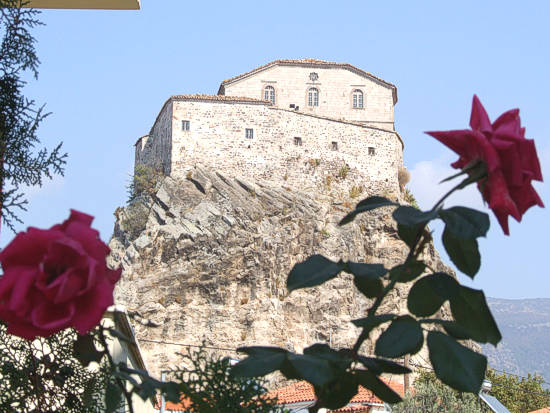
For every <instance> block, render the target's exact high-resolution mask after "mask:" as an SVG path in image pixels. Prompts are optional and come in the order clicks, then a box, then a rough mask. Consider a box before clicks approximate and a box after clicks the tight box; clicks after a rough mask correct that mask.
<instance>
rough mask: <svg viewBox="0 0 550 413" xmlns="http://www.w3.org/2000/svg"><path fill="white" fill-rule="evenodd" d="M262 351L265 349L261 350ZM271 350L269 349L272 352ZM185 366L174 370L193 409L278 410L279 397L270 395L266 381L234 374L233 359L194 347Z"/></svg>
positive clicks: (209, 412)
mask: <svg viewBox="0 0 550 413" xmlns="http://www.w3.org/2000/svg"><path fill="white" fill-rule="evenodd" d="M259 351H261V350H259ZM268 353H269V351H268ZM183 364H184V365H188V366H189V367H183V368H181V369H177V370H174V371H172V372H171V373H170V374H171V376H172V378H174V379H176V381H178V382H179V383H178V385H179V391H180V393H181V395H182V397H186V398H188V399H189V400H190V402H191V409H192V411H194V412H200V413H222V412H234V413H262V412H265V413H270V412H272V413H276V412H281V411H282V410H280V409H278V408H276V407H275V406H276V400H274V399H273V398H270V397H267V396H266V389H265V387H264V382H263V381H262V380H260V379H255V378H242V377H236V376H234V375H232V374H230V369H231V367H230V361H229V359H218V358H216V357H212V356H209V355H207V354H206V352H205V350H204V349H199V350H196V351H192V350H190V351H189V353H188V354H186V355H185V356H184V363H183Z"/></svg>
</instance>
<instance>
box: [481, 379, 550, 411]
mask: <svg viewBox="0 0 550 413" xmlns="http://www.w3.org/2000/svg"><path fill="white" fill-rule="evenodd" d="M487 379H489V380H490V381H491V383H492V388H491V395H493V396H495V397H496V398H497V399H498V400H499V401H500V402H501V403H502V404H503V405H505V406H506V408H507V409H508V410H510V412H511V413H524V412H531V411H533V410H538V409H542V408H544V407H549V406H550V390H548V389H545V388H544V387H543V383H544V379H543V378H542V377H541V376H539V375H537V374H534V375H531V374H528V376H527V377H526V378H524V377H518V376H513V375H507V374H504V373H503V374H499V373H497V372H496V371H494V370H491V369H489V370H488V371H487Z"/></svg>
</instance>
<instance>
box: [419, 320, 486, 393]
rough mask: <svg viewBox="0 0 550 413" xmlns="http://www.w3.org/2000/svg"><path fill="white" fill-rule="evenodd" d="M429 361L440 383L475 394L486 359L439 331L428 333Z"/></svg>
mask: <svg viewBox="0 0 550 413" xmlns="http://www.w3.org/2000/svg"><path fill="white" fill-rule="evenodd" d="M428 349H429V351H430V361H431V363H432V366H433V367H434V371H435V374H436V375H437V377H439V379H441V381H443V382H444V383H445V384H448V385H449V386H451V387H453V388H454V389H457V390H460V391H465V392H470V393H477V392H478V391H479V389H480V388H481V384H482V383H483V377H484V375H485V370H486V369H487V358H485V356H483V355H481V354H479V353H476V352H475V351H473V350H470V349H469V348H468V347H465V346H463V345H462V344H460V343H457V342H456V341H455V340H454V339H453V338H452V337H449V336H448V335H446V334H443V333H440V332H439V331H430V332H429V333H428Z"/></svg>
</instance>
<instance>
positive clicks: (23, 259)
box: [0, 227, 63, 269]
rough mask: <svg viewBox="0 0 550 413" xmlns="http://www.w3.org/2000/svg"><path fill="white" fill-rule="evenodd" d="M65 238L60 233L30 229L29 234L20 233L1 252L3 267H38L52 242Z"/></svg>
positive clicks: (0, 260) (0, 257) (0, 258)
mask: <svg viewBox="0 0 550 413" xmlns="http://www.w3.org/2000/svg"><path fill="white" fill-rule="evenodd" d="M60 237H63V234H62V233H61V232H59V231H50V230H42V229H38V228H32V227H31V228H29V229H28V231H27V232H20V233H19V234H17V235H16V236H15V238H14V239H13V241H11V242H10V243H9V244H8V245H7V246H6V248H4V249H3V250H2V252H0V262H2V267H3V268H4V269H6V268H7V267H11V266H15V265H25V266H28V265H33V264H35V265H38V263H39V262H40V261H41V260H42V257H43V256H44V254H45V252H46V249H47V246H48V244H49V243H50V242H52V241H54V240H56V239H58V238H60Z"/></svg>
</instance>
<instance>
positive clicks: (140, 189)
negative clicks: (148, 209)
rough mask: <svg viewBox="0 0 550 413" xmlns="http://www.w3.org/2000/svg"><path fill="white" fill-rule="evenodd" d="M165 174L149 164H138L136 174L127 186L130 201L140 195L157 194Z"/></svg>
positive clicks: (149, 195)
mask: <svg viewBox="0 0 550 413" xmlns="http://www.w3.org/2000/svg"><path fill="white" fill-rule="evenodd" d="M163 178H164V174H163V173H162V172H160V171H157V170H156V169H154V168H152V167H150V166H148V165H136V167H135V168H134V176H133V177H132V178H131V181H130V183H129V185H128V187H127V190H128V202H132V201H134V200H135V199H136V198H140V197H152V196H154V195H155V194H156V192H157V190H158V188H159V184H160V183H161V182H162V179H163Z"/></svg>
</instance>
